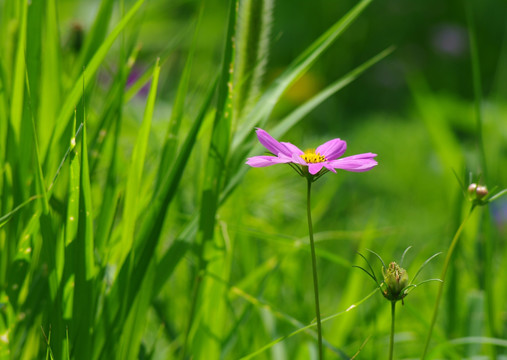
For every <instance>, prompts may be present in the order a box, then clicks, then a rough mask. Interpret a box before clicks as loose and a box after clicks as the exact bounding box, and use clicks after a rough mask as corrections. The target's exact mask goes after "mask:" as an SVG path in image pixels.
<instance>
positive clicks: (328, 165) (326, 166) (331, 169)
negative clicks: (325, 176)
mask: <svg viewBox="0 0 507 360" xmlns="http://www.w3.org/2000/svg"><path fill="white" fill-rule="evenodd" d="M322 164H324V167H325V168H326V169H328V170H329V171H332V172H334V173H335V174H336V170H335V169H334V167H333V165H331V164H330V163H329V162H328V161H325V162H323V163H322Z"/></svg>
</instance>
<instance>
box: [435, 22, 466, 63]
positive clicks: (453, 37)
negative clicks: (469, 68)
mask: <svg viewBox="0 0 507 360" xmlns="http://www.w3.org/2000/svg"><path fill="white" fill-rule="evenodd" d="M432 44H433V47H434V48H435V50H437V51H438V52H439V53H441V54H445V55H450V56H455V57H458V56H461V55H463V54H464V53H465V51H466V49H467V33H466V30H465V29H463V28H462V27H459V26H456V25H451V24H444V25H440V26H438V27H437V28H436V29H435V31H434V33H433V38H432Z"/></svg>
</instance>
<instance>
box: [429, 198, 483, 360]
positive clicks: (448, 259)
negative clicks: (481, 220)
mask: <svg viewBox="0 0 507 360" xmlns="http://www.w3.org/2000/svg"><path fill="white" fill-rule="evenodd" d="M474 209H475V205H472V207H471V208H470V211H469V212H468V214H467V215H466V216H465V219H463V222H462V223H461V225H460V226H459V228H458V230H457V231H456V234H454V238H453V239H452V242H451V246H450V247H449V251H448V252H447V255H446V257H445V261H444V268H443V269H442V274H441V275H440V280H442V282H441V283H440V286H439V288H438V294H437V299H436V301H435V306H434V308H433V317H432V318H431V323H430V329H429V331H428V336H427V338H426V344H425V346H424V352H423V355H422V357H421V360H424V358H425V357H426V354H427V353H428V348H429V345H430V340H431V334H432V332H433V328H434V327H435V323H436V321H437V314H438V306H439V305H440V300H441V298H442V294H443V292H444V284H445V275H446V274H447V270H448V268H449V264H450V263H451V256H452V253H453V252H454V249H455V248H456V245H457V244H458V240H459V237H460V235H461V232H462V231H463V229H464V228H465V224H466V223H467V222H468V219H470V215H472V212H473V211H474Z"/></svg>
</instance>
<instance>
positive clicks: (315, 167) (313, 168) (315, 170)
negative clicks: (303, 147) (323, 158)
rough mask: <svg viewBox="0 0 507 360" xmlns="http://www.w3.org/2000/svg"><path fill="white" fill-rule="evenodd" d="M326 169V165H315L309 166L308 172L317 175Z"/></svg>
mask: <svg viewBox="0 0 507 360" xmlns="http://www.w3.org/2000/svg"><path fill="white" fill-rule="evenodd" d="M323 167H324V163H315V164H308V172H310V174H312V175H315V174H317V173H318V172H319V171H320V169H322V168H323Z"/></svg>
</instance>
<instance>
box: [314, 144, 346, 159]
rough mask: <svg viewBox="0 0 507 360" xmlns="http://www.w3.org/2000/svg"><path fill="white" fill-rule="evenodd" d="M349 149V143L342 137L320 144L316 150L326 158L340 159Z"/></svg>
mask: <svg viewBox="0 0 507 360" xmlns="http://www.w3.org/2000/svg"><path fill="white" fill-rule="evenodd" d="M345 150H347V143H346V142H345V141H343V140H341V139H333V140H329V141H327V142H325V143H324V144H322V145H320V146H319V147H318V148H317V149H315V152H316V153H317V154H320V155H322V156H324V157H325V158H326V160H334V159H338V158H339V157H340V156H342V155H343V154H344V153H345Z"/></svg>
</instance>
